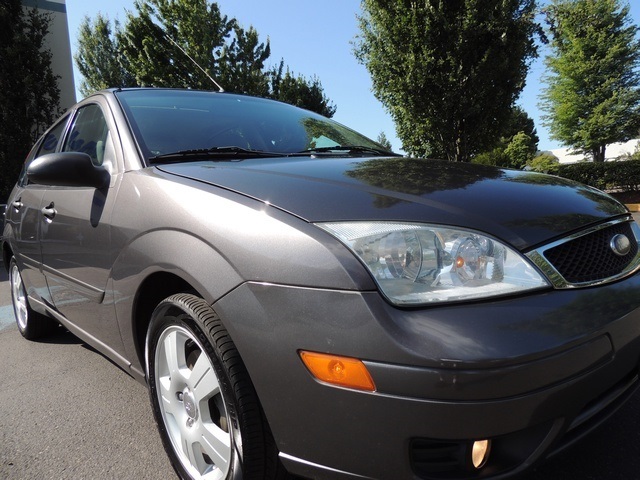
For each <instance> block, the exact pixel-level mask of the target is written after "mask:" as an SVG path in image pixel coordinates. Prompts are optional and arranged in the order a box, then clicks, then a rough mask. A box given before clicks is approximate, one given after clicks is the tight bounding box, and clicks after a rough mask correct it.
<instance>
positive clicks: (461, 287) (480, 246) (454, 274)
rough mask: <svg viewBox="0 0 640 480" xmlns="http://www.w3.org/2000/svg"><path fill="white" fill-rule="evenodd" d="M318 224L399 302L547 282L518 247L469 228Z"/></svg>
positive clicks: (415, 302) (430, 300)
mask: <svg viewBox="0 0 640 480" xmlns="http://www.w3.org/2000/svg"><path fill="white" fill-rule="evenodd" d="M317 225H318V226H319V227H320V228H322V229H324V230H326V231H327V232H329V233H331V234H332V235H333V236H335V237H337V238H338V239H339V240H341V241H342V242H343V243H344V244H345V245H347V246H348V247H349V248H350V249H351V250H352V251H353V253H355V254H356V255H357V256H358V257H359V258H360V260H362V262H363V263H364V264H365V265H366V266H367V268H368V269H369V271H370V272H371V274H372V275H373V278H374V279H375V280H376V282H377V283H378V286H379V287H380V289H381V290H382V292H383V293H384V295H385V296H386V297H387V298H388V299H389V300H390V301H391V302H393V303H395V304H397V305H419V304H427V303H435V302H447V301H456V300H469V299H477V298H485V297H493V296H497V295H506V294H513V293H517V292H523V291H526V290H531V289H536V288H543V287H547V286H549V283H548V282H547V281H546V280H545V279H544V278H543V277H542V276H541V275H540V274H539V273H538V272H537V270H536V269H535V268H534V267H533V266H532V265H531V264H529V262H528V261H527V260H526V259H525V258H524V257H523V256H522V255H520V254H519V253H518V252H516V251H515V250H513V249H511V248H509V247H507V246H506V245H504V244H502V243H500V242H499V241H497V240H495V239H493V238H490V237H487V236H486V235H482V234H479V233H477V232H473V231H470V230H461V229H457V228H455V229H454V228H445V227H436V226H433V225H424V224H410V223H409V224H404V223H379V222H345V223H321V224H317Z"/></svg>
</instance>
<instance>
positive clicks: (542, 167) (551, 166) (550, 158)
mask: <svg viewBox="0 0 640 480" xmlns="http://www.w3.org/2000/svg"><path fill="white" fill-rule="evenodd" d="M528 165H529V167H530V168H531V170H533V171H534V172H541V173H552V174H555V173H557V171H558V167H560V162H559V161H558V157H556V156H555V155H553V154H551V153H541V154H540V155H538V156H537V157H535V158H533V159H532V160H531V161H530V162H529V163H528Z"/></svg>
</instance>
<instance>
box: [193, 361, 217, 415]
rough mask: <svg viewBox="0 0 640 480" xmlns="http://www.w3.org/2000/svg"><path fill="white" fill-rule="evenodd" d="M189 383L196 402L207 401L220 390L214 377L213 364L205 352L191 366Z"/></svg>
mask: <svg viewBox="0 0 640 480" xmlns="http://www.w3.org/2000/svg"><path fill="white" fill-rule="evenodd" d="M189 383H190V384H191V388H192V389H193V393H194V395H195V397H196V399H197V400H198V403H202V402H205V401H207V400H208V399H209V398H211V397H213V396H214V395H216V394H218V393H219V392H220V384H219V383H218V377H216V374H215V371H214V370H213V365H211V361H210V360H209V358H208V357H207V355H206V354H204V353H203V354H201V355H200V356H199V357H198V361H197V362H196V364H195V365H194V366H193V370H192V371H191V376H190V377H189Z"/></svg>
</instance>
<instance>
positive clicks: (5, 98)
mask: <svg viewBox="0 0 640 480" xmlns="http://www.w3.org/2000/svg"><path fill="white" fill-rule="evenodd" d="M49 23H50V17H49V15H47V14H42V13H38V11H37V10H36V9H35V8H28V9H23V7H22V2H21V1H20V0H4V1H3V2H2V3H0V25H2V29H0V59H2V68H1V69H0V105H1V107H0V200H2V202H1V203H4V200H6V198H7V197H8V196H9V193H10V192H11V188H12V187H13V184H14V183H15V181H16V179H17V178H18V174H19V172H20V169H21V168H22V164H23V162H24V159H25V157H26V156H27V154H28V152H29V149H30V147H31V145H32V144H33V142H34V141H35V140H36V139H37V138H38V137H39V136H40V135H41V134H42V132H43V131H44V130H45V129H46V127H48V126H49V125H50V124H51V122H52V121H53V120H54V119H55V118H56V117H57V116H58V115H59V114H60V113H61V112H60V108H59V106H58V105H59V102H60V89H59V88H58V78H57V77H56V76H55V75H54V74H53V72H52V70H51V50H49V48H48V46H47V39H46V37H47V34H48V32H49Z"/></svg>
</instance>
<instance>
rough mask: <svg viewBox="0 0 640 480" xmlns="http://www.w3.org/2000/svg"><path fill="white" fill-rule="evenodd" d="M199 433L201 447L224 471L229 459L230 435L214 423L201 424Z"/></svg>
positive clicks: (227, 466)
mask: <svg viewBox="0 0 640 480" xmlns="http://www.w3.org/2000/svg"><path fill="white" fill-rule="evenodd" d="M199 434H200V437H201V439H202V443H201V446H202V449H203V450H204V452H205V453H206V454H207V455H208V456H209V458H210V459H211V461H212V462H213V463H214V464H215V466H216V467H218V468H219V469H220V470H221V471H222V472H226V471H227V469H228V468H229V462H230V461H231V437H230V435H229V434H228V433H227V432H225V431H223V430H221V429H220V428H219V427H218V426H217V425H215V424H214V423H205V424H201V425H200V428H199Z"/></svg>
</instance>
